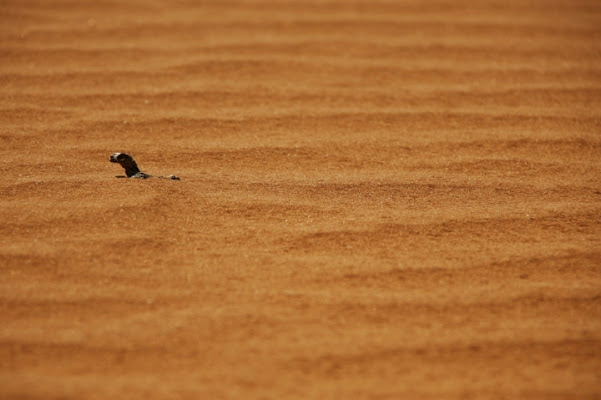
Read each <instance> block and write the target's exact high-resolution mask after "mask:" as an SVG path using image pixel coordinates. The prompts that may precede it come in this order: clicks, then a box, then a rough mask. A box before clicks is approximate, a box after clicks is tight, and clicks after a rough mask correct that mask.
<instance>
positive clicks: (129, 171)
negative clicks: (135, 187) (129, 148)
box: [109, 153, 180, 181]
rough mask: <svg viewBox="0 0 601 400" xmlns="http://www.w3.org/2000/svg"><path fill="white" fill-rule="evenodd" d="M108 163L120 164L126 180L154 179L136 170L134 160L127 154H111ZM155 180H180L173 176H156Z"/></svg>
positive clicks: (152, 176)
mask: <svg viewBox="0 0 601 400" xmlns="http://www.w3.org/2000/svg"><path fill="white" fill-rule="evenodd" d="M109 161H110V162H112V163H119V164H121V166H122V167H123V169H125V175H127V177H128V178H141V179H146V178H155V176H154V175H148V174H145V173H144V172H142V171H140V168H138V164H136V162H135V161H134V158H133V157H132V156H130V155H129V154H127V153H113V154H111V157H110V158H109ZM156 178H161V179H173V180H176V181H179V180H180V179H179V177H177V176H175V175H169V176H157V177H156Z"/></svg>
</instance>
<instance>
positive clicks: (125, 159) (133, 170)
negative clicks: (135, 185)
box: [109, 153, 140, 178]
mask: <svg viewBox="0 0 601 400" xmlns="http://www.w3.org/2000/svg"><path fill="white" fill-rule="evenodd" d="M109 161H110V162H112V163H119V164H120V165H121V166H122V167H123V169H125V174H126V175H127V177H128V178H129V177H131V176H133V175H135V174H137V173H139V172H140V169H139V168H138V165H137V164H136V162H135V161H134V158H133V157H132V156H130V155H129V154H127V153H113V154H111V157H110V158H109Z"/></svg>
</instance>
